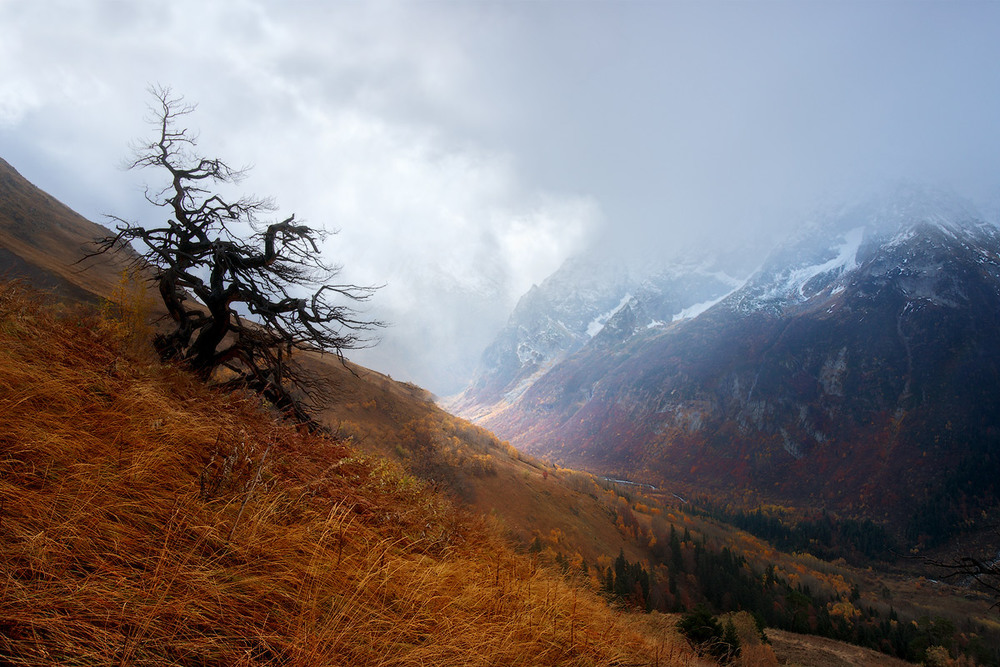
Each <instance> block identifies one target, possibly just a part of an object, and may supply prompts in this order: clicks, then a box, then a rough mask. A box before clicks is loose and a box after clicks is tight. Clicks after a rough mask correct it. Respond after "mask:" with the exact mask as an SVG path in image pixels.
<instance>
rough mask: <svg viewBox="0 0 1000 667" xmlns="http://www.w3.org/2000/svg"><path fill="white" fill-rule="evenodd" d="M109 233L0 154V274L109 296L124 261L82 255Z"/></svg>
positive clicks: (80, 296) (90, 296)
mask: <svg viewBox="0 0 1000 667" xmlns="http://www.w3.org/2000/svg"><path fill="white" fill-rule="evenodd" d="M107 234H108V230H107V229H106V228H105V227H102V226H100V225H98V224H95V223H93V222H90V221H89V220H87V219H86V218H84V217H83V216H81V215H79V214H78V213H76V212H74V211H72V210H71V209H69V208H68V207H67V206H65V205H64V204H62V203H61V202H59V201H58V200H56V199H55V198H54V197H52V196H51V195H49V194H47V193H45V192H43V191H41V190H39V189H38V188H37V187H35V186H34V185H32V184H31V183H30V182H28V181H27V180H26V179H25V178H24V177H23V176H21V174H19V173H18V172H17V170H16V169H14V167H12V166H11V165H10V164H9V163H7V162H6V161H5V160H3V159H2V158H0V276H5V277H7V278H21V279H23V280H27V281H28V282H29V283H30V284H32V285H34V286H35V287H38V288H40V289H44V290H47V291H50V292H53V293H55V294H58V295H60V296H63V297H69V298H72V299H76V300H85V301H93V300H95V299H96V298H97V297H98V296H107V295H108V294H110V293H111V291H112V289H113V288H114V285H115V284H116V283H117V281H118V274H119V273H120V272H121V270H122V269H123V268H124V265H125V264H124V262H123V261H122V260H121V259H119V258H115V257H112V256H110V255H104V256H100V257H95V258H91V259H85V257H86V256H87V254H88V253H89V252H92V251H93V247H92V246H91V244H92V243H93V241H94V240H95V239H98V238H101V237H102V236H105V235H107Z"/></svg>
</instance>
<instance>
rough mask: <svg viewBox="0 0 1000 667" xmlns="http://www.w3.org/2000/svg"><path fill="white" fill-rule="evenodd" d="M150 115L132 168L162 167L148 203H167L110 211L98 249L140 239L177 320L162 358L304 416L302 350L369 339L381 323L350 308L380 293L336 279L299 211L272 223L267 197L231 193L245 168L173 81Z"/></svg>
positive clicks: (318, 236) (333, 348)
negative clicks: (225, 156)
mask: <svg viewBox="0 0 1000 667" xmlns="http://www.w3.org/2000/svg"><path fill="white" fill-rule="evenodd" d="M150 93H151V94H152V95H153V96H154V97H155V102H154V104H153V105H152V106H151V107H150V109H151V113H152V116H151V118H150V121H151V122H152V123H153V124H154V126H155V128H156V131H155V133H154V138H153V140H152V141H150V142H148V143H141V144H138V145H137V146H136V147H135V155H134V160H133V161H132V162H131V164H130V165H129V166H130V168H132V169H136V168H147V167H148V168H155V169H158V170H162V172H165V173H164V174H163V175H164V176H166V177H167V178H168V181H169V182H168V183H167V185H166V186H165V187H163V188H162V189H155V188H149V187H147V189H146V193H145V196H146V199H147V200H148V201H149V202H150V203H151V204H153V205H155V206H157V207H159V208H161V209H163V211H164V214H165V215H164V218H165V219H164V220H163V221H162V222H160V223H157V224H151V225H150V224H141V223H138V222H131V221H128V220H125V219H123V218H120V217H118V216H109V217H110V218H111V219H112V220H113V221H114V222H115V224H116V228H117V232H116V233H115V234H113V235H111V236H108V237H106V238H104V239H101V240H100V241H99V242H98V251H97V252H106V251H108V250H112V249H115V248H118V247H120V246H125V245H134V246H138V247H137V248H136V249H137V250H138V251H139V252H140V253H141V259H142V260H143V261H144V262H145V263H146V264H147V265H148V266H149V267H150V268H151V269H152V280H154V281H155V283H156V285H157V287H158V289H159V293H160V296H161V297H162V299H163V304H164V305H165V306H166V309H167V313H168V314H169V317H170V321H171V322H172V328H171V330H170V331H168V332H167V333H165V334H161V335H158V336H157V338H156V341H155V344H156V348H157V351H158V352H159V354H160V356H161V358H163V359H164V360H170V359H173V360H181V361H183V362H184V363H186V364H187V365H188V366H190V368H192V369H193V370H194V371H195V372H196V373H197V374H198V375H199V376H201V377H202V378H204V379H206V380H207V379H209V378H211V377H212V376H213V374H214V373H215V371H216V370H217V369H219V368H221V367H226V368H229V369H231V370H232V371H233V373H231V374H230V376H231V377H230V378H229V379H228V380H227V381H228V382H230V383H234V384H244V385H246V386H248V387H250V388H252V389H254V390H256V391H260V392H262V393H264V394H265V395H267V396H268V397H269V398H271V400H272V401H274V402H275V403H276V404H278V405H279V406H281V407H284V408H290V409H293V411H295V412H296V413H297V415H298V416H300V417H302V416H304V415H302V414H301V409H300V406H299V405H298V404H297V402H296V401H294V400H292V398H291V394H290V393H289V387H290V384H289V382H291V381H293V380H294V378H292V377H290V376H289V372H290V369H291V366H290V365H289V363H288V360H289V357H290V355H291V353H292V352H293V351H294V350H318V351H323V352H332V353H334V354H336V355H337V356H338V357H339V358H340V359H341V360H342V361H343V352H344V351H345V350H350V349H357V348H360V347H366V346H368V345H369V344H371V343H372V342H373V341H372V340H371V339H370V338H369V337H368V336H370V334H371V332H372V331H373V330H375V329H377V328H378V327H380V326H382V324H381V323H380V322H378V321H375V320H370V319H365V318H363V317H362V316H361V315H360V314H359V313H358V312H357V310H355V309H354V308H353V307H352V305H353V304H357V303H358V302H363V301H366V300H367V299H369V298H370V297H371V295H372V294H373V292H374V291H375V290H376V289H377V288H374V287H361V286H358V285H350V284H338V283H337V282H336V277H337V275H338V273H339V272H340V267H339V266H333V265H329V264H327V263H326V262H325V261H324V259H323V257H322V255H321V253H320V248H319V245H318V242H319V241H320V240H322V239H323V238H324V236H325V234H324V232H322V231H320V230H317V229H314V228H312V227H309V226H307V225H304V224H299V223H297V222H296V221H295V216H294V215H292V216H289V217H287V218H284V219H281V220H278V221H273V222H265V221H262V220H261V217H262V216H263V215H266V214H269V213H271V212H272V211H274V205H273V204H272V202H271V201H270V200H267V199H257V198H254V197H242V198H240V199H238V200H235V201H233V200H231V199H230V198H227V197H226V196H224V195H223V194H220V193H219V192H218V191H217V190H218V189H219V186H223V185H225V184H235V183H239V182H240V181H241V180H242V179H243V177H244V175H245V171H246V170H245V169H234V168H232V167H230V166H229V165H228V164H226V163H225V162H224V161H222V160H220V159H218V158H207V157H202V156H200V155H198V154H197V151H196V147H197V136H196V135H194V134H192V133H191V132H190V131H189V130H188V129H186V128H182V127H178V123H179V121H180V120H181V119H183V118H184V117H185V116H187V115H188V114H190V113H192V112H193V111H194V109H195V107H194V106H193V105H190V104H186V103H185V102H184V100H183V98H182V97H178V96H174V95H173V94H172V92H171V90H170V89H169V88H159V87H157V88H151V89H150Z"/></svg>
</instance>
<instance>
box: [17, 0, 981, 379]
mask: <svg viewBox="0 0 1000 667" xmlns="http://www.w3.org/2000/svg"><path fill="white" fill-rule="evenodd" d="M998 24H1000V6H998V5H993V4H990V3H904V2H899V3H896V2H887V3H796V2H761V3H756V2H745V3H730V2H722V3H714V2H703V3H672V2H669V3H618V2H607V3H604V2H591V3H577V4H566V3H506V2H482V3H402V2H382V1H375V2H366V3H315V2H308V1H301V2H296V1H292V2H286V3H281V5H277V4H275V3H268V2H263V1H261V0H238V1H235V2H227V3H203V2H196V1H194V0H175V1H174V2H170V3H120V2H114V1H112V0H94V1H91V2H86V3H80V2H71V1H69V0H67V1H65V2H44V3H42V2H35V3H25V2H13V1H10V0H6V1H5V0H0V156H2V157H4V158H5V159H7V160H8V161H10V162H11V163H12V164H14V166H15V167H16V168H18V169H19V170H21V171H22V173H24V174H25V175H26V176H27V177H28V178H30V179H31V180H33V181H34V182H35V183H36V184H38V185H39V186H41V187H43V188H44V189H46V190H48V191H49V192H51V193H53V194H55V195H56V196H57V197H59V198H60V199H62V200H64V201H65V202H66V203H67V204H69V205H71V206H73V207H74V208H77V209H78V210H80V211H81V212H82V213H84V214H85V215H87V216H88V217H91V218H93V219H100V218H101V215H102V214H103V213H116V214H118V215H122V216H124V217H130V218H136V219H140V220H141V219H146V218H147V217H148V216H150V215H155V214H156V213H158V212H157V211H153V212H150V210H149V209H148V208H145V207H143V205H142V196H141V187H142V183H143V181H144V180H148V179H150V178H151V175H150V174H142V173H131V172H123V171H121V170H120V169H116V167H118V166H119V165H120V164H121V162H122V159H123V158H125V157H127V151H128V149H127V146H128V142H129V141H130V140H132V139H134V138H137V137H143V136H147V135H148V133H149V131H150V128H149V127H148V126H147V125H146V124H144V122H143V114H144V109H145V104H146V103H147V101H148V98H147V96H146V94H145V92H144V91H145V89H146V87H147V86H148V85H149V84H154V83H158V84H163V85H169V86H172V87H173V88H174V90H175V91H176V92H177V93H179V94H183V95H185V96H186V98H187V99H188V101H190V102H194V103H197V104H199V108H198V111H197V112H196V113H195V114H194V115H193V116H191V117H190V118H189V120H190V122H191V126H192V127H193V128H197V129H198V130H199V131H200V132H201V145H202V148H203V149H204V152H205V153H206V154H209V155H219V156H221V157H224V158H226V159H227V160H229V161H231V162H233V163H235V164H243V163H246V164H252V165H253V166H254V169H253V170H252V172H251V175H250V178H249V179H248V180H247V181H246V182H245V183H244V186H245V187H246V188H247V189H248V190H249V191H251V192H256V193H257V194H260V195H262V196H273V197H274V198H275V200H276V202H277V204H278V205H279V207H280V210H281V213H284V214H287V213H291V212H295V213H296V214H297V216H298V218H300V219H305V220H307V221H309V222H310V223H312V224H314V225H317V226H325V227H327V228H329V229H339V230H340V231H339V233H338V234H336V235H334V236H332V237H331V238H330V239H329V240H328V242H327V246H326V248H327V252H328V254H329V259H330V260H331V261H333V262H336V263H341V264H343V266H344V274H343V277H344V278H345V279H346V280H350V281H352V282H355V283H359V284H384V285H385V287H384V288H383V289H382V290H381V291H380V292H379V293H378V294H377V295H376V297H375V299H374V300H373V301H372V303H371V309H372V311H371V314H372V315H373V316H375V317H379V318H382V319H385V320H387V321H389V322H390V323H391V324H392V326H391V327H389V328H388V329H387V330H386V331H385V332H384V334H383V341H382V343H381V344H380V345H379V346H378V347H376V348H374V349H372V350H368V351H364V352H363V353H360V354H359V355H356V358H357V359H358V360H359V361H362V362H363V363H366V364H369V365H371V366H373V367H374V368H376V369H378V370H382V371H386V372H389V373H392V374H393V375H394V376H398V377H402V378H405V379H410V380H414V381H417V382H418V383H421V384H424V385H426V386H428V387H429V388H430V389H432V390H434V391H437V392H439V393H448V392H451V391H454V390H456V389H458V388H459V387H460V386H461V384H462V382H463V381H465V380H466V379H467V378H468V376H469V374H470V373H471V371H472V369H473V367H474V365H475V362H476V360H477V357H478V355H479V352H480V351H481V350H482V348H483V347H484V346H485V345H486V344H487V343H488V342H489V340H490V338H491V337H492V336H493V335H494V334H495V332H496V330H497V329H498V328H499V327H500V326H502V324H503V322H504V321H505V319H506V317H507V314H508V313H509V310H510V308H511V307H512V305H513V304H514V302H515V301H516V299H517V297H518V296H519V295H520V294H521V293H523V291H525V290H526V289H527V288H528V287H530V285H531V284H532V283H534V282H540V281H541V280H543V279H544V278H545V277H546V275H548V274H549V273H550V272H551V271H553V270H554V269H556V268H557V267H558V266H559V264H560V263H561V262H562V261H563V260H564V259H566V258H567V257H568V256H570V255H571V254H573V253H575V252H577V251H579V250H582V249H583V248H585V247H587V246H594V245H597V247H598V248H599V249H601V250H602V251H607V252H611V251H612V250H615V249H620V250H621V251H622V252H628V251H632V250H634V249H635V248H637V247H639V248H641V249H642V250H643V251H644V252H645V253H646V254H647V255H653V256H663V257H665V256H669V255H671V254H674V255H676V254H678V253H697V252H702V251H704V250H705V249H706V248H708V247H711V246H715V245H727V244H728V245H735V246H737V247H739V246H740V245H741V244H743V245H749V244H751V243H752V245H753V246H754V247H755V248H757V247H766V245H767V244H766V243H765V242H761V241H760V239H761V238H763V237H769V236H777V235H780V233H782V232H783V230H785V229H787V228H788V227H789V226H790V225H791V224H793V223H794V222H795V221H796V220H797V219H799V218H801V212H802V211H803V210H807V209H809V208H811V207H812V206H813V204H814V202H815V201H816V200H817V199H818V198H827V199H831V198H834V199H836V198H841V197H848V198H849V197H851V196H853V195H854V193H857V192H859V191H861V190H864V189H868V188H871V187H874V186H877V185H878V183H879V182H880V181H883V180H895V179H899V178H908V179H920V180H930V181H934V182H939V183H940V182H943V183H945V184H946V185H950V186H952V187H954V188H956V189H958V190H959V191H960V192H963V193H964V194H969V195H972V196H975V197H977V198H979V199H980V200H982V199H986V200H988V201H989V200H991V198H992V202H997V201H1000V197H998V196H997V193H998V192H1000V189H998V188H997V182H996V179H995V177H994V174H996V173H1000V131H998V129H997V126H996V122H995V119H996V118H997V117H1000V68H996V67H995V66H994V65H995V63H996V62H998V60H1000V41H998V40H996V39H995V34H994V33H995V30H993V28H992V27H993V26H995V25H998Z"/></svg>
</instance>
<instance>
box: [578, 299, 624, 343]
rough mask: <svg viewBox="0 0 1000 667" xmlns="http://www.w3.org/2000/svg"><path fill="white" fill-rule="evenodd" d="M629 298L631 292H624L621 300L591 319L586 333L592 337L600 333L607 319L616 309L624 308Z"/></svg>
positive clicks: (615, 313)
mask: <svg viewBox="0 0 1000 667" xmlns="http://www.w3.org/2000/svg"><path fill="white" fill-rule="evenodd" d="M631 300H632V293H631V292H626V294H625V296H623V297H622V300H621V301H619V302H618V305H617V306H615V307H614V308H612V309H611V310H609V311H608V312H606V313H602V314H600V315H598V316H597V317H595V318H594V319H593V320H591V322H590V324H588V325H587V335H588V336H590V337H591V338H593V337H594V336H596V335H597V334H599V333H601V329H603V328H604V325H606V324H607V323H608V320H610V319H611V318H612V317H614V316H615V315H617V314H618V311H620V310H621V309H622V308H624V307H625V306H626V305H627V304H628V302H629V301H631Z"/></svg>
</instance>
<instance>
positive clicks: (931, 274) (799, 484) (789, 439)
mask: <svg viewBox="0 0 1000 667" xmlns="http://www.w3.org/2000/svg"><path fill="white" fill-rule="evenodd" d="M998 252H1000V234H998V232H997V229H996V228H995V227H993V226H992V225H988V224H985V223H982V222H981V221H979V220H978V219H977V218H976V217H974V216H973V215H971V214H969V213H968V211H967V209H966V208H963V207H962V206H961V205H959V204H955V203H953V202H951V201H950V200H944V201H941V200H939V199H936V198H933V199H931V198H928V197H926V196H923V195H921V194H919V193H917V194H910V195H909V196H908V197H906V198H904V199H903V200H902V201H901V200H900V199H890V200H887V201H884V202H880V203H877V204H874V205H866V206H864V207H857V208H855V209H850V210H846V211H843V212H841V213H840V214H839V215H838V216H835V217H833V218H831V219H829V220H826V221H824V222H823V224H822V225H819V226H816V227H814V228H813V229H812V230H811V231H810V232H809V233H805V234H803V235H802V236H801V237H800V238H798V239H796V240H795V241H794V242H793V243H791V244H789V245H787V246H785V247H784V248H782V249H780V250H779V251H777V252H776V253H774V254H773V255H772V256H771V258H770V259H769V260H768V261H767V262H766V263H765V265H764V266H763V267H762V268H761V270H760V271H758V272H757V273H756V274H755V275H754V276H752V277H751V278H750V279H749V280H748V281H747V283H746V284H745V285H744V286H743V287H742V288H740V289H739V290H737V291H736V292H734V293H732V294H731V295H729V296H728V297H727V298H725V299H724V300H723V301H721V302H720V303H718V304H717V305H715V306H714V307H712V308H709V309H708V310H707V311H706V312H704V313H703V314H701V315H700V316H698V317H696V318H694V319H691V320H687V321H681V322H677V323H673V324H670V325H666V326H663V327H657V328H653V329H650V330H647V331H643V332H641V333H640V335H637V336H635V337H633V338H632V339H630V340H628V341H627V342H626V343H625V344H623V345H619V346H614V347H610V348H608V347H604V348H602V347H600V346H597V345H591V346H588V347H584V348H583V349H581V350H580V351H579V352H577V353H576V354H575V355H573V356H572V357H570V358H568V359H567V360H565V361H564V362H563V363H561V364H558V365H556V366H555V367H553V368H552V369H551V370H550V371H549V372H548V373H546V374H545V375H544V376H543V377H541V378H539V379H538V380H537V381H536V382H535V383H534V385H533V386H532V387H531V388H530V389H528V390H527V391H526V392H525V393H524V395H523V396H522V397H521V398H520V399H519V400H518V401H517V402H516V403H515V404H514V405H512V406H510V407H508V408H506V409H505V410H502V411H499V412H497V413H495V414H493V415H491V416H490V417H488V418H486V419H484V420H482V423H483V424H484V425H485V426H487V427H489V428H491V429H493V430H495V431H496V432H497V433H498V434H500V435H501V436H502V437H506V438H509V439H511V441H512V442H514V443H515V444H516V445H518V446H520V447H524V448H525V449H526V450H528V451H530V452H532V453H534V454H539V455H543V456H549V457H553V458H554V459H555V460H558V461H560V462H563V463H565V464H568V465H582V466H585V467H587V468H588V469H591V470H598V471H602V472H613V473H615V474H620V475H626V476H629V475H630V476H632V477H635V478H639V479H644V480H647V481H655V482H658V483H663V482H667V483H670V484H674V485H677V486H678V488H685V487H686V488H688V489H690V488H692V487H699V488H707V489H715V490H716V491H718V492H721V493H731V494H738V493H740V492H741V490H742V489H750V490H753V491H755V492H757V493H758V494H760V495H761V496H763V497H766V498H770V499H773V500H778V501H781V502H787V503H791V504H799V505H802V504H805V505H814V504H817V503H822V504H824V506H828V507H831V508H834V509H839V510H843V511H848V512H851V513H858V514H864V515H868V516H875V517H877V518H884V519H891V520H893V521H894V522H895V523H896V524H897V525H899V526H903V525H909V529H910V531H911V537H913V538H917V537H920V536H925V537H929V536H934V535H936V534H938V533H940V532H941V531H942V530H944V529H945V526H943V525H941V524H942V522H943V523H947V522H949V521H953V520H956V519H958V520H966V519H971V518H973V516H974V515H976V514H977V512H978V510H977V509H976V508H977V507H978V508H981V507H985V506H987V505H989V504H990V503H991V502H993V499H995V498H996V497H997V489H996V488H994V485H993V482H992V481H991V480H992V478H993V476H994V475H995V473H996V472H997V460H996V456H997V454H996V453H995V452H996V450H995V447H996V445H997V442H996V441H997V438H998V434H1000V430H998V429H1000V416H998V414H997V412H996V410H995V406H996V404H997V400H998V398H1000V256H998ZM956 489H957V490H959V491H960V492H961V493H962V494H964V496H965V497H963V499H961V500H958V501H957V502H955V503H953V502H952V500H951V498H952V496H955V497H956V498H957V496H958V494H951V492H953V491H956ZM949 494H951V495H949ZM942 499H944V500H942ZM942 502H944V503H945V504H946V505H948V506H947V507H941V508H939V509H941V510H942V511H941V512H938V513H937V516H936V517H930V516H929V515H928V517H927V521H925V522H924V523H923V524H921V523H920V522H919V521H918V522H916V523H914V520H915V518H914V517H913V516H912V509H913V507H914V504H919V503H924V505H923V507H922V512H924V513H925V514H926V513H927V511H930V510H931V506H932V505H934V504H940V503H942ZM959 506H962V507H961V508H960V507H959ZM956 511H957V512H958V514H955V512H956ZM932 513H933V512H932Z"/></svg>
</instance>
